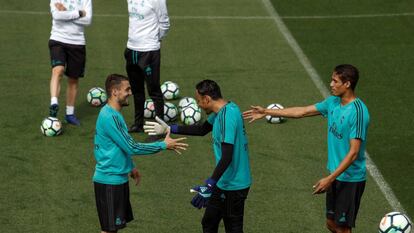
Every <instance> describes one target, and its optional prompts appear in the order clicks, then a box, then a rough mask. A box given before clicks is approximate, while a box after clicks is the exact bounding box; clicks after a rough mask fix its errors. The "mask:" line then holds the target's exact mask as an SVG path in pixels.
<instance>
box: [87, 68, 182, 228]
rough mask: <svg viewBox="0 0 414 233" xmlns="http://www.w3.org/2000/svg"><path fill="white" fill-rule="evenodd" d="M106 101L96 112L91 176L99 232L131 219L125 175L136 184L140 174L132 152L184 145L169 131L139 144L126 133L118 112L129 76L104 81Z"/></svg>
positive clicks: (127, 92)
mask: <svg viewBox="0 0 414 233" xmlns="http://www.w3.org/2000/svg"><path fill="white" fill-rule="evenodd" d="M105 88H106V92H107V93H108V96H109V98H108V103H107V104H106V105H105V106H104V107H103V108H102V109H101V111H100V112H99V116H98V120H97V122H96V132H95V149H94V154H95V160H96V167H95V174H94V176H93V182H94V188H95V200H96V207H97V211H98V216H99V222H100V224H101V229H102V232H103V233H104V232H117V231H118V230H119V229H122V228H124V227H125V226H126V223H127V222H130V221H131V220H133V214H132V208H131V203H130V201H129V185H128V174H130V176H131V178H133V179H134V180H135V183H136V184H137V185H138V183H139V181H140V174H139V172H138V170H137V168H136V167H135V164H134V162H133V160H132V157H131V156H132V155H148V154H155V153H157V152H159V151H162V150H165V149H169V150H174V151H176V152H177V153H180V150H185V149H186V148H187V146H188V145H187V144H185V143H182V142H180V141H182V140H184V139H185V138H177V139H172V138H170V135H169V132H167V135H166V136H165V139H164V141H160V142H154V143H138V142H135V140H134V139H133V138H132V137H131V136H130V135H129V134H128V129H127V126H126V124H125V120H124V118H123V116H122V114H121V113H120V111H121V109H122V108H123V107H125V106H128V97H129V96H131V95H132V93H131V86H130V84H129V81H128V78H127V77H125V76H122V75H118V74H111V75H109V76H108V77H107V79H106V83H105Z"/></svg>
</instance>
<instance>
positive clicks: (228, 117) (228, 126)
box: [220, 108, 239, 144]
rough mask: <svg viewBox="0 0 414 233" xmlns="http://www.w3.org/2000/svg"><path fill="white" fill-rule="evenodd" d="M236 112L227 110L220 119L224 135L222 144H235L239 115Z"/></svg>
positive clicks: (230, 109)
mask: <svg viewBox="0 0 414 233" xmlns="http://www.w3.org/2000/svg"><path fill="white" fill-rule="evenodd" d="M236 114H237V113H236V112H235V111H234V109H232V108H226V109H225V111H224V112H223V114H222V115H221V117H222V118H221V119H220V123H221V125H220V128H221V134H222V137H221V139H222V142H224V143H228V144H234V143H235V139H236V133H237V118H238V117H239V114H237V115H236Z"/></svg>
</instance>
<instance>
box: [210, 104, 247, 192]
mask: <svg viewBox="0 0 414 233" xmlns="http://www.w3.org/2000/svg"><path fill="white" fill-rule="evenodd" d="M207 121H208V122H209V123H210V124H211V125H212V126H213V132H212V137H213V150H214V155H215V159H216V165H217V164H218V163H219V161H220V159H221V152H222V151H221V143H223V142H224V143H229V144H232V145H233V158H232V161H231V163H230V165H229V167H228V168H227V169H226V171H225V172H224V173H223V175H222V176H221V178H220V179H219V180H218V182H217V186H218V187H219V188H220V189H223V190H240V189H245V188H248V187H250V184H251V183H252V181H251V175H250V164H249V151H248V146H247V137H246V130H245V128H244V122H243V118H242V114H241V112H240V109H239V107H238V106H237V105H236V104H234V103H232V102H229V103H227V104H226V105H225V106H223V107H222V108H221V109H220V111H219V112H218V113H211V114H210V116H209V117H208V120H207Z"/></svg>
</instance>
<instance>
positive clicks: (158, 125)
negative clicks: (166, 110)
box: [143, 116, 170, 135]
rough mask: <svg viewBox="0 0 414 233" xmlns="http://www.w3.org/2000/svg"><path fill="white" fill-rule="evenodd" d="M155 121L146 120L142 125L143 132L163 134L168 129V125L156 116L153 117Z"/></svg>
mask: <svg viewBox="0 0 414 233" xmlns="http://www.w3.org/2000/svg"><path fill="white" fill-rule="evenodd" d="M155 120H156V121H157V122H153V121H146V122H145V125H144V127H143V128H144V132H145V133H147V134H148V135H164V134H166V133H167V132H168V131H169V130H170V126H168V125H167V123H165V122H164V121H163V120H161V118H159V117H158V116H156V117H155Z"/></svg>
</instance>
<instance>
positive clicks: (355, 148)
mask: <svg viewBox="0 0 414 233" xmlns="http://www.w3.org/2000/svg"><path fill="white" fill-rule="evenodd" d="M361 143H362V141H361V139H351V140H350V144H351V146H350V149H349V151H348V154H347V155H346V156H345V158H344V159H343V160H342V162H341V163H340V164H339V166H338V168H337V169H336V170H335V171H334V172H333V173H331V174H330V175H329V177H330V179H331V180H335V179H336V177H338V176H340V175H341V174H342V173H343V172H344V171H345V170H346V169H348V167H349V166H351V164H352V163H353V162H354V161H355V160H356V159H357V158H358V153H359V150H360V148H361Z"/></svg>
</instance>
